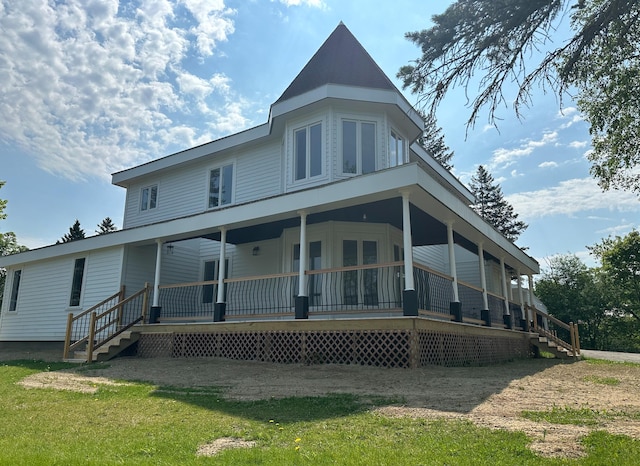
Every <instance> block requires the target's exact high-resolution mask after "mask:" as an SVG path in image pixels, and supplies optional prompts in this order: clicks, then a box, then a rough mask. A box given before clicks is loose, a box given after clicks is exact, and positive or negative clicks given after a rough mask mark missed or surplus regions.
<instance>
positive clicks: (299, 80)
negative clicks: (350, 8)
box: [276, 22, 396, 103]
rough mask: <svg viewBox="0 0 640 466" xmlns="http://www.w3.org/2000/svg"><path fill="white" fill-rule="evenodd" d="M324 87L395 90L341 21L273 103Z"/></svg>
mask: <svg viewBox="0 0 640 466" xmlns="http://www.w3.org/2000/svg"><path fill="white" fill-rule="evenodd" d="M325 84H343V85H347V86H359V87H371V88H376V89H388V90H396V87H395V86H394V85H393V83H392V82H391V80H389V78H388V77H387V76H386V75H385V74H384V72H383V71H382V70H381V69H380V67H379V66H378V65H377V64H376V62H375V61H373V59H372V58H371V56H370V55H369V54H368V53H367V51H366V50H365V49H364V47H362V45H361V44H360V42H358V40H357V39H356V38H355V37H354V36H353V34H351V31H349V29H347V27H346V26H345V25H344V24H343V23H342V22H340V24H339V25H338V27H337V28H335V30H334V31H333V32H332V33H331V35H330V36H329V37H328V38H327V40H326V41H325V42H324V44H322V46H321V47H320V48H319V49H318V51H317V52H316V53H315V55H314V56H313V57H312V58H311V60H309V63H307V64H306V66H305V67H304V68H303V69H302V71H300V73H299V74H298V76H296V78H295V79H294V80H293V82H292V83H291V84H290V85H289V87H287V89H286V90H285V91H284V93H283V94H282V95H281V96H280V98H279V99H278V100H277V101H276V103H278V102H282V101H283V100H287V99H291V98H292V97H296V96H298V95H301V94H304V93H305V92H308V91H311V90H313V89H316V88H318V87H320V86H323V85H325Z"/></svg>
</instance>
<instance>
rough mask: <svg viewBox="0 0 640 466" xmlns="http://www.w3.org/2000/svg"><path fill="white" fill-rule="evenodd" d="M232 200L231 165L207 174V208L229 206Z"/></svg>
mask: <svg viewBox="0 0 640 466" xmlns="http://www.w3.org/2000/svg"><path fill="white" fill-rule="evenodd" d="M232 199H233V164H229V165H225V166H223V167H218V168H214V169H213V170H211V172H210V173H209V204H208V205H209V208H210V209H213V208H215V207H221V206H223V205H227V204H231V202H232Z"/></svg>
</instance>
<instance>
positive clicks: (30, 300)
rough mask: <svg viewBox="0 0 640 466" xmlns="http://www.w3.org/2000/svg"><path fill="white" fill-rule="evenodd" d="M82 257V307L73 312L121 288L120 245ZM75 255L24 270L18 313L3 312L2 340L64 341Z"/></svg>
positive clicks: (36, 264)
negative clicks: (44, 284)
mask: <svg viewBox="0 0 640 466" xmlns="http://www.w3.org/2000/svg"><path fill="white" fill-rule="evenodd" d="M83 257H86V259H87V260H86V263H85V271H84V274H85V278H84V289H83V293H82V301H81V303H80V307H78V308H74V310H73V311H72V312H74V313H78V312H80V311H81V310H84V309H88V308H89V307H91V306H93V305H94V304H97V303H98V302H100V301H102V300H103V299H105V298H107V297H109V296H110V295H112V294H114V293H116V292H117V291H118V290H119V289H120V274H121V271H122V257H123V254H122V248H121V247H116V248H109V249H104V250H98V251H92V252H91V253H88V254H86V256H83ZM76 258H77V257H74V256H66V257H62V258H60V259H54V260H48V261H42V262H38V263H32V264H29V265H27V266H25V267H24V268H23V269H22V274H21V277H20V293H19V296H18V302H17V312H12V313H3V316H2V321H1V325H0V341H62V340H64V335H65V331H66V323H67V314H68V312H69V291H70V289H71V279H72V273H73V265H74V262H75V259H76ZM43 283H46V284H47V286H43ZM3 307H4V306H3Z"/></svg>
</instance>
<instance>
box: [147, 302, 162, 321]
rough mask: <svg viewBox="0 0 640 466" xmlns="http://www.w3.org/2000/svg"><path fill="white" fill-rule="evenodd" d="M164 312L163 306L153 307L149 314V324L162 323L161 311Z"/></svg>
mask: <svg viewBox="0 0 640 466" xmlns="http://www.w3.org/2000/svg"><path fill="white" fill-rule="evenodd" d="M161 310H162V306H151V311H150V312H149V323H150V324H157V323H158V322H160V311H161Z"/></svg>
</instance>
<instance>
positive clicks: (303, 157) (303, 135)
mask: <svg viewBox="0 0 640 466" xmlns="http://www.w3.org/2000/svg"><path fill="white" fill-rule="evenodd" d="M294 138H295V152H296V153H295V165H296V166H295V179H296V180H302V179H304V178H306V177H307V129H306V128H304V129H300V130H298V131H296V132H295V136H294Z"/></svg>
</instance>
